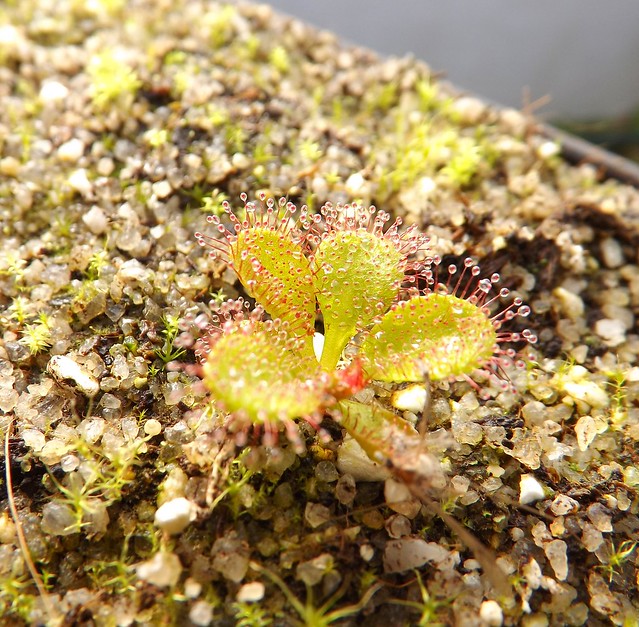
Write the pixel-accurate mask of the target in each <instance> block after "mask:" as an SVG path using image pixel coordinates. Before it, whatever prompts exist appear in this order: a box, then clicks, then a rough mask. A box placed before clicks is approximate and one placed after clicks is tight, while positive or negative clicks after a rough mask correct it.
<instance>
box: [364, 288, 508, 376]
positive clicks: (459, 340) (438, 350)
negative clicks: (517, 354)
mask: <svg viewBox="0 0 639 627" xmlns="http://www.w3.org/2000/svg"><path fill="white" fill-rule="evenodd" d="M496 344H497V332H496V330H495V327H494V326H493V323H492V321H491V320H490V318H489V317H488V315H487V313H486V312H485V311H484V310H482V309H481V308H479V307H477V306H476V305H473V304H472V303H470V302H468V301H467V300H464V299H462V298H458V297H457V296H452V295H450V294H428V295H426V296H417V297H415V298H411V299H410V300H408V301H404V302H401V303H399V304H398V305H397V306H396V307H393V309H391V310H390V311H389V312H388V313H387V314H386V315H385V316H384V318H383V319H382V320H381V321H380V322H379V323H378V324H376V325H374V326H373V327H372V328H371V330H370V334H369V335H368V336H367V337H366V338H365V339H364V341H363V342H362V346H361V354H362V357H363V360H364V372H365V373H366V374H367V376H368V377H369V378H371V379H374V380H378V381H390V382H402V381H422V380H423V379H424V377H425V376H428V377H429V378H430V379H431V380H433V381H437V380H442V379H448V378H451V377H458V376H462V375H470V374H472V372H473V371H474V370H476V369H477V368H480V367H482V366H483V365H484V364H485V363H486V362H488V361H490V360H491V358H492V357H493V353H494V349H495V346H496Z"/></svg>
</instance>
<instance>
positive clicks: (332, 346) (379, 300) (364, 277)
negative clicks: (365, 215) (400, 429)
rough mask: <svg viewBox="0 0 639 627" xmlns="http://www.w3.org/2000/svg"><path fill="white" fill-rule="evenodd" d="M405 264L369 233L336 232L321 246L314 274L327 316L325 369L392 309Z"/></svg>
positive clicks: (391, 246)
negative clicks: (349, 344)
mask: <svg viewBox="0 0 639 627" xmlns="http://www.w3.org/2000/svg"><path fill="white" fill-rule="evenodd" d="M402 262H403V256H402V254H401V253H400V251H399V250H398V249H397V247H396V246H395V245H394V244H393V242H392V240H390V239H384V238H382V237H379V236H378V235H377V234H374V233H371V232H369V231H367V230H365V229H356V230H352V231H336V232H332V233H330V234H329V235H328V236H327V237H325V238H324V239H323V240H322V241H321V242H320V244H319V246H318V248H317V250H316V251H315V256H314V259H313V271H314V284H315V289H316V291H317V300H318V302H319V306H320V309H321V311H322V314H323V316H324V335H325V339H324V351H323V353H322V357H321V360H320V362H321V364H322V366H323V367H324V368H326V369H327V370H332V369H333V368H335V366H336V365H337V362H338V361H339V358H340V355H341V353H342V351H343V350H344V347H345V346H346V344H347V343H348V342H349V340H350V339H351V338H352V337H353V336H354V335H355V334H356V333H358V332H359V331H361V330H362V329H364V328H365V327H366V326H368V325H369V324H371V323H372V322H373V320H374V319H375V317H377V316H380V315H381V314H383V313H384V311H386V310H387V309H388V307H390V305H391V303H392V302H393V300H394V299H395V298H396V297H397V294H398V291H399V287H400V284H401V281H402V279H403V277H404V266H403V263H402Z"/></svg>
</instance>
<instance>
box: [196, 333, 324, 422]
mask: <svg viewBox="0 0 639 627" xmlns="http://www.w3.org/2000/svg"><path fill="white" fill-rule="evenodd" d="M325 379H327V377H326V376H325V375H323V373H321V372H320V371H319V368H318V364H317V360H316V359H315V358H314V357H305V356H303V355H302V354H301V353H300V351H299V350H297V347H296V346H295V345H293V346H291V342H290V340H289V341H288V342H287V341H286V340H284V339H282V338H281V337H280V336H278V334H277V332H276V331H273V330H272V329H271V330H269V329H268V328H267V327H266V326H265V325H262V324H258V325H255V324H250V323H247V324H246V325H240V326H239V327H238V328H237V329H236V330H235V331H233V332H231V333H229V334H228V335H225V336H223V337H221V338H220V339H219V340H217V342H216V343H215V344H214V345H213V346H212V348H211V351H210V352H209V354H208V357H207V360H206V362H205V363H204V365H203V380H204V383H205V385H206V387H207V388H208V389H209V391H210V392H211V396H212V398H213V399H214V400H215V401H216V402H217V403H218V404H219V405H220V407H221V408H222V409H223V410H224V411H227V412H229V413H232V414H237V415H239V416H241V417H246V418H248V419H249V420H251V421H252V422H254V423H263V422H271V423H273V422H276V421H278V420H282V419H284V420H286V419H292V418H299V417H304V416H310V415H312V414H313V413H314V412H316V411H317V410H318V409H319V408H320V407H321V406H322V405H323V403H325V402H326V394H325V387H326V385H327V382H326V381H325Z"/></svg>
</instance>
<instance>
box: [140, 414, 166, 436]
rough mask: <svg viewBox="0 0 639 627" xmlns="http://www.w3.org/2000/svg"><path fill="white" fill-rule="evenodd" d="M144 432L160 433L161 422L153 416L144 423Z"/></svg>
mask: <svg viewBox="0 0 639 627" xmlns="http://www.w3.org/2000/svg"><path fill="white" fill-rule="evenodd" d="M144 433H146V434H147V435H159V434H160V433H162V423H161V422H160V421H159V420H156V419H155V418H150V419H149V420H147V421H146V422H145V423H144Z"/></svg>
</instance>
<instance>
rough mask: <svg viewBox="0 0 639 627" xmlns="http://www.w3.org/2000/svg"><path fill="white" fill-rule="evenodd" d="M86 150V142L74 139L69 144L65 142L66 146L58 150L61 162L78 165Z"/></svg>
mask: <svg viewBox="0 0 639 627" xmlns="http://www.w3.org/2000/svg"><path fill="white" fill-rule="evenodd" d="M84 148H85V146H84V142H83V141H82V140H81V139H78V138H77V137H74V138H73V139H70V140H69V141H68V142H64V144H62V145H61V146H60V147H59V148H58V157H59V159H60V160H61V161H67V162H69V163H76V162H77V161H78V160H79V159H80V157H81V156H82V155H83V154H84Z"/></svg>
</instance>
